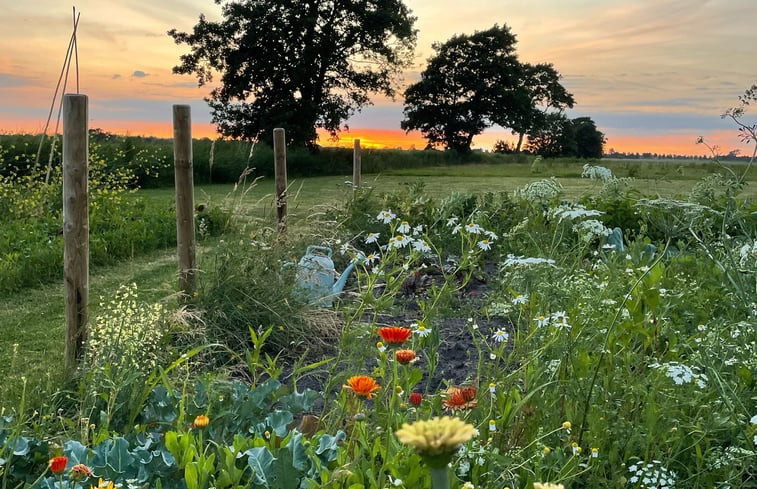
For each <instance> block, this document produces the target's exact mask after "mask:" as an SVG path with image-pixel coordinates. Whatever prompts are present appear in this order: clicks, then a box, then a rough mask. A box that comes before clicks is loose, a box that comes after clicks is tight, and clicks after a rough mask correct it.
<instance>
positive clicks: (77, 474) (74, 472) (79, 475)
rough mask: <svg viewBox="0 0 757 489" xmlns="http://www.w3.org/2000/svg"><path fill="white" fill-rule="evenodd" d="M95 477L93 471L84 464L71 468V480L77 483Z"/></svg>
mask: <svg viewBox="0 0 757 489" xmlns="http://www.w3.org/2000/svg"><path fill="white" fill-rule="evenodd" d="M93 475H94V474H93V473H92V469H90V468H89V467H87V466H86V465H84V464H76V465H74V466H73V467H71V479H73V480H75V481H80V480H83V479H86V478H87V477H92V476H93Z"/></svg>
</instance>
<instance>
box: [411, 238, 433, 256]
mask: <svg viewBox="0 0 757 489" xmlns="http://www.w3.org/2000/svg"><path fill="white" fill-rule="evenodd" d="M413 249H414V250H415V251H420V252H421V253H428V252H429V251H431V247H430V246H429V245H428V243H426V241H425V240H422V239H419V240H416V241H414V242H413Z"/></svg>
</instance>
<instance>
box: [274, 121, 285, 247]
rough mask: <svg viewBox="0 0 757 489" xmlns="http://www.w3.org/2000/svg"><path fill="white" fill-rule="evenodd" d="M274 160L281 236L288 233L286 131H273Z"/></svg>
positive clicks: (277, 129) (277, 213) (279, 129)
mask: <svg viewBox="0 0 757 489" xmlns="http://www.w3.org/2000/svg"><path fill="white" fill-rule="evenodd" d="M273 159H274V171H275V175H276V215H277V217H278V222H279V235H284V234H286V231H287V148H286V137H285V136H284V129H282V128H280V127H279V128H276V129H274V130H273Z"/></svg>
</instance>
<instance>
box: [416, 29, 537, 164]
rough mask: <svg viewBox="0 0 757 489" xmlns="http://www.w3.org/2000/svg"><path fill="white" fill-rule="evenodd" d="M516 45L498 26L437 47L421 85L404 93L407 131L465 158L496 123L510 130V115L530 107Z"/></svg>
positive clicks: (418, 83) (513, 37)
mask: <svg viewBox="0 0 757 489" xmlns="http://www.w3.org/2000/svg"><path fill="white" fill-rule="evenodd" d="M515 43H516V39H515V35H514V34H512V33H511V32H510V28H509V27H507V26H506V25H504V26H502V27H499V26H497V25H495V26H494V27H492V28H491V29H488V30H485V31H480V32H479V31H477V32H475V33H474V34H472V35H458V36H454V37H452V38H451V39H450V40H448V41H447V42H445V43H443V44H439V43H436V44H434V45H433V48H434V51H436V54H435V55H434V56H433V57H431V59H429V60H428V66H427V67H426V69H425V70H423V72H422V73H421V80H420V81H419V82H417V83H414V84H413V85H411V86H409V87H408V88H407V90H406V91H405V109H404V114H405V119H404V120H403V121H402V123H401V127H402V129H404V130H405V131H410V130H419V131H421V133H422V134H423V137H425V138H426V139H427V140H428V142H429V144H430V145H432V146H439V145H443V146H444V147H445V148H447V149H451V150H455V151H458V152H461V153H465V152H468V151H470V145H471V142H472V141H473V136H476V135H477V134H480V133H481V132H483V130H484V129H486V128H487V127H489V126H491V125H492V124H493V121H495V120H496V121H497V123H498V124H501V125H503V126H504V127H510V126H509V124H510V121H509V119H508V114H514V113H515V112H517V111H522V110H523V108H522V107H523V105H524V104H526V103H527V100H526V99H525V97H524V93H523V91H522V90H520V89H519V81H520V78H521V72H522V67H521V64H520V62H519V61H518V58H517V56H516V55H515Z"/></svg>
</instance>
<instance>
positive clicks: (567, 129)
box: [526, 113, 576, 158]
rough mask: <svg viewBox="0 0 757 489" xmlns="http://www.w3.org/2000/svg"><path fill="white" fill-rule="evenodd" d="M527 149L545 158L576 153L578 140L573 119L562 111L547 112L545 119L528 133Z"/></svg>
mask: <svg viewBox="0 0 757 489" xmlns="http://www.w3.org/2000/svg"><path fill="white" fill-rule="evenodd" d="M526 149H527V150H528V151H529V152H530V153H533V154H537V155H540V156H543V157H545V158H550V157H557V156H568V155H573V154H575V152H576V140H575V134H574V128H573V124H572V123H571V120H570V119H568V118H567V117H566V116H565V115H564V114H560V113H548V114H545V115H544V121H543V122H542V123H541V124H539V126H538V127H535V128H533V129H532V130H531V132H530V133H529V134H528V142H527V144H526Z"/></svg>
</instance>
